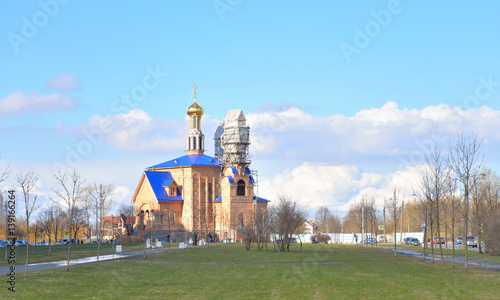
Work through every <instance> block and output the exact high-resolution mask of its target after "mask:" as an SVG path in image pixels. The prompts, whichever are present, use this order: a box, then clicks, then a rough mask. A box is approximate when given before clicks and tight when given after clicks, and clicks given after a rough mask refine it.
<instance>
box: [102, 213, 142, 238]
mask: <svg viewBox="0 0 500 300" xmlns="http://www.w3.org/2000/svg"><path fill="white" fill-rule="evenodd" d="M135 222H136V217H135V216H125V215H119V216H117V217H113V216H111V217H102V218H101V224H102V230H103V232H102V233H101V235H102V239H103V240H112V239H113V238H114V237H115V236H116V235H118V234H126V233H127V227H129V228H131V227H133V226H134V224H135Z"/></svg>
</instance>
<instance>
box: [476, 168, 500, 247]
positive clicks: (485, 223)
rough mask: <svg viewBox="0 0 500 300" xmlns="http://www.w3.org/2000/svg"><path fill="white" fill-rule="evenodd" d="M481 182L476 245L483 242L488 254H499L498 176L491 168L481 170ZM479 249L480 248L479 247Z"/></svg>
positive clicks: (499, 195) (499, 190)
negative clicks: (480, 210) (480, 209)
mask: <svg viewBox="0 0 500 300" xmlns="http://www.w3.org/2000/svg"><path fill="white" fill-rule="evenodd" d="M483 174H484V175H485V176H484V177H483V181H482V183H481V198H482V201H481V202H482V205H481V208H482V209H483V210H484V211H483V213H480V215H481V219H482V220H481V223H480V224H477V225H476V226H479V228H477V230H478V241H477V243H478V247H481V244H482V243H483V242H484V245H485V246H486V252H487V253H488V254H490V255H500V235H499V234H498V232H500V178H499V177H498V175H497V174H496V173H495V172H493V171H492V170H490V169H488V168H486V169H484V170H483ZM483 232H484V233H483ZM480 249H481V248H480Z"/></svg>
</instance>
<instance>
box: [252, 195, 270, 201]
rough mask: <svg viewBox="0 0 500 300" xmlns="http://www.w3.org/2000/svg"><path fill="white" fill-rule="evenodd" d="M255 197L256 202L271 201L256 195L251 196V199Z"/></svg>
mask: <svg viewBox="0 0 500 300" xmlns="http://www.w3.org/2000/svg"><path fill="white" fill-rule="evenodd" d="M255 199H257V202H271V201H270V200H267V199H264V198H260V197H257V196H255V195H254V196H253V201H255Z"/></svg>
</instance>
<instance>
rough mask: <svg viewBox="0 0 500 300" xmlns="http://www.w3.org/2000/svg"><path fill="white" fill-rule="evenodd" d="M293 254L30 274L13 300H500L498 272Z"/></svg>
mask: <svg viewBox="0 0 500 300" xmlns="http://www.w3.org/2000/svg"><path fill="white" fill-rule="evenodd" d="M292 250H293V251H292V252H290V253H278V252H273V251H262V252H260V251H257V250H253V249H252V251H250V252H248V251H246V250H245V249H244V246H243V245H241V244H232V245H221V244H219V245H217V246H215V247H213V246H211V247H208V248H207V247H197V248H192V249H191V250H189V251H188V250H181V251H179V253H176V251H175V252H172V253H170V254H169V253H168V252H164V253H161V254H158V255H150V256H149V257H148V259H147V260H144V259H142V258H141V257H137V258H132V259H126V260H115V261H106V262H102V263H101V265H100V266H99V267H97V266H96V264H88V265H85V266H79V267H72V268H71V270H70V271H69V272H66V271H65V270H64V269H55V270H49V271H37V272H31V273H30V275H29V277H28V279H27V280H25V279H24V278H22V276H19V278H18V279H17V282H16V290H17V291H16V295H15V296H16V297H15V298H16V299H35V298H36V299H40V298H42V299H51V298H56V299H60V298H95V299H97V298H124V299H147V298H157V299H164V298H219V299H225V298H265V299H269V298H278V299H288V298H291V299H297V298H307V299H311V298H315V299H332V298H341V299H348V298H349V299H373V298H378V299H395V298H398V299H411V298H416V299H420V298H430V299H449V298H456V299H464V298H472V299H479V298H481V299H495V298H498V295H500V273H499V272H497V271H494V270H489V269H481V268H476V267H471V268H470V270H469V271H464V270H463V269H462V268H460V267H457V268H455V269H452V268H451V267H450V265H449V264H448V265H446V266H444V267H443V266H441V265H439V264H437V263H435V264H431V263H429V262H425V263H424V262H421V261H419V259H415V258H412V257H409V256H403V255H399V256H397V257H394V255H393V253H392V252H391V251H388V250H386V249H382V248H362V247H356V246H341V245H311V244H307V245H304V248H303V250H302V251H299V249H298V246H297V245H294V246H293V247H292ZM4 284H5V283H4ZM5 285H6V284H5ZM3 291H5V293H6V292H8V291H6V289H3ZM3 293H4V292H2V293H1V294H3ZM1 294H0V296H1ZM7 296H10V295H9V294H7Z"/></svg>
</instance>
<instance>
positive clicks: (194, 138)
mask: <svg viewBox="0 0 500 300" xmlns="http://www.w3.org/2000/svg"><path fill="white" fill-rule="evenodd" d="M193 149H195V150H196V137H193Z"/></svg>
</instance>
